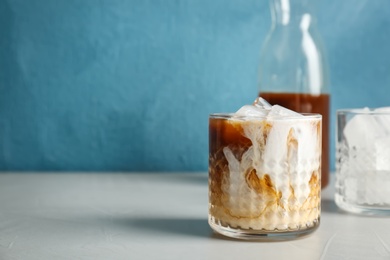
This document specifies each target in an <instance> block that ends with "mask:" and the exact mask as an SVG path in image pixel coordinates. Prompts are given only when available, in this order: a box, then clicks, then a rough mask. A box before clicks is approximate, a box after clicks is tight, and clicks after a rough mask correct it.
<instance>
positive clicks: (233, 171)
mask: <svg viewBox="0 0 390 260" xmlns="http://www.w3.org/2000/svg"><path fill="white" fill-rule="evenodd" d="M209 138H210V140H209V223H210V225H211V227H212V228H213V229H214V230H215V231H217V232H219V233H221V234H224V235H227V236H230V237H236V238H259V237H268V238H269V237H283V236H299V235H304V234H308V233H310V232H312V231H313V230H315V228H316V227H317V226H318V225H319V220H320V199H321V195H320V193H321V115H318V114H310V115H302V114H298V113H296V112H294V111H291V110H289V109H286V108H283V107H281V106H278V105H274V106H271V105H269V104H268V103H267V102H266V101H265V100H263V99H262V98H258V99H257V100H256V101H255V103H254V104H253V105H247V106H244V107H242V108H241V109H240V110H239V111H237V112H236V113H234V114H212V115H211V116H210V119H209Z"/></svg>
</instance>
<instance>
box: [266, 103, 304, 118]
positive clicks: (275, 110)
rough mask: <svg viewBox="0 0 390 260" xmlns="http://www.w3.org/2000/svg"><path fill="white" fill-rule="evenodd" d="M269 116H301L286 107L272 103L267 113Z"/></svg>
mask: <svg viewBox="0 0 390 260" xmlns="http://www.w3.org/2000/svg"><path fill="white" fill-rule="evenodd" d="M268 116H269V117H290V116H299V117H301V116H303V115H302V114H299V113H297V112H295V111H293V110H290V109H287V108H285V107H282V106H279V105H274V106H272V108H271V110H270V112H269V113H268Z"/></svg>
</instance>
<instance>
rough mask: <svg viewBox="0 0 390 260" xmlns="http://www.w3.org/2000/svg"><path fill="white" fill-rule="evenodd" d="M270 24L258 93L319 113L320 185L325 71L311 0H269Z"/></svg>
mask: <svg viewBox="0 0 390 260" xmlns="http://www.w3.org/2000/svg"><path fill="white" fill-rule="evenodd" d="M270 6H271V13H272V26H271V29H270V32H269V33H268V35H267V38H266V40H265V42H264V45H263V47H262V51H261V56H260V57H261V58H260V71H259V96H261V97H263V98H264V99H266V100H267V101H268V102H269V103H271V104H273V105H274V104H278V105H281V106H284V107H287V108H289V109H292V110H295V111H297V112H301V113H319V114H321V115H322V117H323V118H322V121H323V129H322V163H321V171H322V174H321V175H322V176H321V185H322V188H323V187H325V186H326V185H327V184H328V182H329V102H330V95H329V93H328V73H327V63H326V61H325V55H324V52H323V49H322V45H321V40H320V37H319V34H318V32H317V28H316V17H315V16H314V14H313V9H314V7H315V3H314V2H313V0H270Z"/></svg>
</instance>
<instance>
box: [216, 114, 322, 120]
mask: <svg viewBox="0 0 390 260" xmlns="http://www.w3.org/2000/svg"><path fill="white" fill-rule="evenodd" d="M300 114H301V115H303V116H295V115H294V116H273V117H268V116H235V113H211V114H209V118H210V119H211V118H213V119H214V118H215V119H218V118H219V119H237V120H243V121H249V120H256V119H261V120H264V119H271V120H291V119H297V120H305V119H322V115H321V114H318V113H300Z"/></svg>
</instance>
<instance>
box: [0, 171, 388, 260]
mask: <svg viewBox="0 0 390 260" xmlns="http://www.w3.org/2000/svg"><path fill="white" fill-rule="evenodd" d="M332 181H333V177H332ZM207 193H208V191H207V174H205V173H198V174H195V173H191V174H189V173H182V174H179V173H175V174H168V173H161V174H135V173H128V174H118V173H113V174H108V173H107V174H95V173H47V174H42V173H29V174H19V173H12V174H11V173H10V174H7V173H3V174H0V259H2V260H3V259H39V260H42V259H170V260H171V259H223V260H227V259H273V260H275V259H292V260H295V259H310V260H313V259H370V260H372V259H390V218H384V217H363V216H356V215H352V214H347V213H343V212H341V211H339V210H338V209H337V207H336V205H335V204H334V202H333V184H331V185H329V186H328V188H326V189H325V190H324V191H323V194H322V214H321V225H320V227H319V229H317V230H316V231H315V232H314V233H313V234H311V235H310V236H308V237H306V238H302V239H298V240H292V241H285V242H248V241H239V240H229V239H224V238H223V237H221V236H218V235H215V234H213V232H212V231H211V229H210V228H209V226H208V223H207V203H208V198H207Z"/></svg>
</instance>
